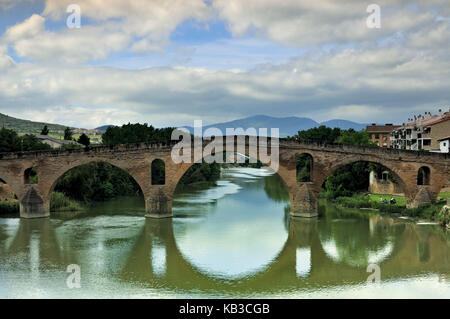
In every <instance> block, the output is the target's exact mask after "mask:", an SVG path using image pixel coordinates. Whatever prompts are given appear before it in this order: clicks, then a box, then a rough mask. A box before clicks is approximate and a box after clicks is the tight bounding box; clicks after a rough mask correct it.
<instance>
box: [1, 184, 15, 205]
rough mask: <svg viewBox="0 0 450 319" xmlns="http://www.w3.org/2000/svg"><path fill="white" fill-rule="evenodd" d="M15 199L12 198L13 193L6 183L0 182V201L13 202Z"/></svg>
mask: <svg viewBox="0 0 450 319" xmlns="http://www.w3.org/2000/svg"><path fill="white" fill-rule="evenodd" d="M13 201H17V200H16V199H15V198H14V193H13V192H12V190H11V188H10V187H9V186H8V184H0V202H13Z"/></svg>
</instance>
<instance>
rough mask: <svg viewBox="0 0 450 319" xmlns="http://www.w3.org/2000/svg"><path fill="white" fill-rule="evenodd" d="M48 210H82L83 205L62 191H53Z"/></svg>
mask: <svg viewBox="0 0 450 319" xmlns="http://www.w3.org/2000/svg"><path fill="white" fill-rule="evenodd" d="M50 210H51V211H52V212H55V211H58V212H75V211H80V210H83V207H82V206H81V204H80V203H78V202H76V201H74V200H72V199H70V198H69V197H67V196H66V195H64V194H63V193H60V192H53V193H52V197H51V199H50Z"/></svg>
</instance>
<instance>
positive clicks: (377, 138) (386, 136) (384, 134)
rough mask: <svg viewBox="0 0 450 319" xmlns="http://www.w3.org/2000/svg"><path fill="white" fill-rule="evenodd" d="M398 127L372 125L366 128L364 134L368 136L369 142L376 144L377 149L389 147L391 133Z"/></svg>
mask: <svg viewBox="0 0 450 319" xmlns="http://www.w3.org/2000/svg"><path fill="white" fill-rule="evenodd" d="M398 127H400V126H399V125H393V124H386V125H376V124H375V123H373V124H372V125H368V126H366V132H367V133H368V134H369V137H370V140H371V141H372V142H374V143H376V144H377V145H378V146H379V147H387V148H390V147H391V139H390V136H391V132H392V131H393V130H394V129H396V128H398Z"/></svg>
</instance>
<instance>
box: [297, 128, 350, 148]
mask: <svg viewBox="0 0 450 319" xmlns="http://www.w3.org/2000/svg"><path fill="white" fill-rule="evenodd" d="M340 135H341V130H340V129H339V128H330V127H326V126H325V125H321V126H319V127H314V128H311V129H309V130H304V131H298V135H297V136H296V137H297V138H298V139H299V140H301V141H307V142H316V143H328V144H330V143H335V142H336V139H337V138H338V137H339V136H340Z"/></svg>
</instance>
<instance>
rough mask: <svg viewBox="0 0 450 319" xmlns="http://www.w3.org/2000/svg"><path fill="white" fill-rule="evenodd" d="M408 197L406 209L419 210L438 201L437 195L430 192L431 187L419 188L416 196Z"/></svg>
mask: <svg viewBox="0 0 450 319" xmlns="http://www.w3.org/2000/svg"><path fill="white" fill-rule="evenodd" d="M405 197H406V207H407V208H419V207H420V206H423V205H426V204H431V203H434V202H435V201H436V197H437V194H436V195H433V193H432V192H431V191H430V189H429V186H419V189H418V190H417V192H415V195H414V196H409V197H408V196H405Z"/></svg>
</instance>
